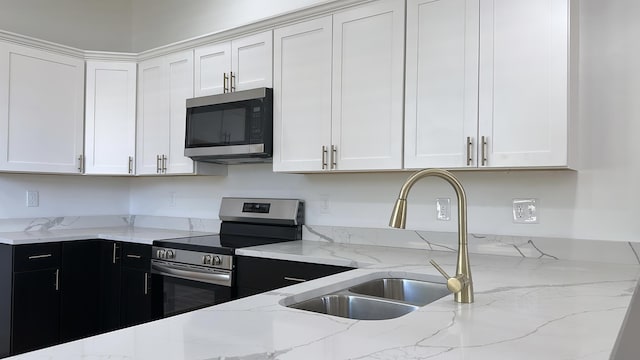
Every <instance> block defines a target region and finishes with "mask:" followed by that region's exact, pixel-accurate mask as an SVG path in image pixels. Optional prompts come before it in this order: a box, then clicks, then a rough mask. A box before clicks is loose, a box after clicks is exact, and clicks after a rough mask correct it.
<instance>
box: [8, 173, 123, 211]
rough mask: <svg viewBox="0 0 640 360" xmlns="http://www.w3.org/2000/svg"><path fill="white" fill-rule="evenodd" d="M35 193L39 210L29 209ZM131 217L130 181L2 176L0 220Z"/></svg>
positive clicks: (56, 176)
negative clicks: (30, 197)
mask: <svg viewBox="0 0 640 360" xmlns="http://www.w3.org/2000/svg"><path fill="white" fill-rule="evenodd" d="M27 190H36V191H38V193H39V197H40V206H39V207H26V191H27ZM128 213H129V179H127V178H107V177H84V176H63V175H23V174H0V219H3V218H32V217H54V216H91V215H122V214H128Z"/></svg>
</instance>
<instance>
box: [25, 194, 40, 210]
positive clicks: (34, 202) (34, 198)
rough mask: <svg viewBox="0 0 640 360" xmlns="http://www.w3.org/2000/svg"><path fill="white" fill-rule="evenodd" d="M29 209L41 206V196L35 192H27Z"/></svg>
mask: <svg viewBox="0 0 640 360" xmlns="http://www.w3.org/2000/svg"><path fill="white" fill-rule="evenodd" d="M26 205H27V207H38V206H40V196H39V195H38V192H37V191H35V190H27V204H26Z"/></svg>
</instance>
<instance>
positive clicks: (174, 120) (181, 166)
mask: <svg viewBox="0 0 640 360" xmlns="http://www.w3.org/2000/svg"><path fill="white" fill-rule="evenodd" d="M166 64H167V68H166V70H167V75H166V76H167V80H168V84H167V85H168V91H169V93H168V96H169V99H168V104H169V141H168V146H169V148H168V150H167V151H166V155H165V156H166V160H165V162H166V165H165V171H164V172H165V173H166V174H188V173H193V171H194V167H193V166H194V164H193V160H191V158H189V157H186V156H184V144H185V131H186V116H187V110H186V109H187V108H186V103H187V99H189V98H192V97H193V52H191V51H188V52H182V53H178V54H174V55H168V56H167V57H166Z"/></svg>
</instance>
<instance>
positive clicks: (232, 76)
mask: <svg viewBox="0 0 640 360" xmlns="http://www.w3.org/2000/svg"><path fill="white" fill-rule="evenodd" d="M229 74H230V75H231V76H230V78H231V79H229V81H230V82H231V87H230V90H229V92H234V91H236V84H235V83H236V81H235V80H236V75H235V74H234V73H233V71H230V72H229Z"/></svg>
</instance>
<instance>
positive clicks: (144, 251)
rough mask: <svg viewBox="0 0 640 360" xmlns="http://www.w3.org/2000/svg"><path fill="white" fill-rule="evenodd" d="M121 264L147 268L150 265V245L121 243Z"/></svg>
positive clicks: (142, 268)
mask: <svg viewBox="0 0 640 360" xmlns="http://www.w3.org/2000/svg"><path fill="white" fill-rule="evenodd" d="M122 266H126V267H128V268H133V269H141V270H149V268H150V267H151V246H150V245H145V244H132V243H122Z"/></svg>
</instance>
